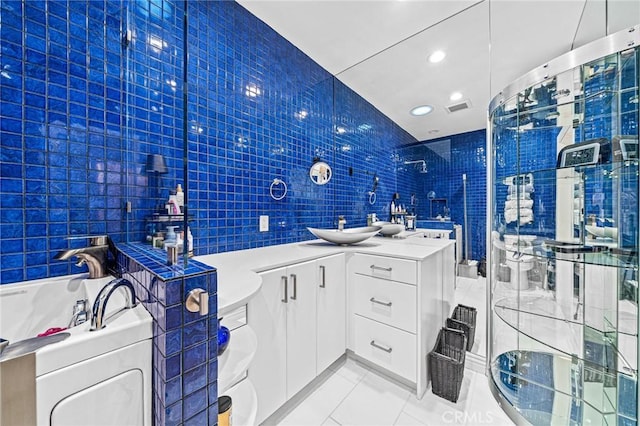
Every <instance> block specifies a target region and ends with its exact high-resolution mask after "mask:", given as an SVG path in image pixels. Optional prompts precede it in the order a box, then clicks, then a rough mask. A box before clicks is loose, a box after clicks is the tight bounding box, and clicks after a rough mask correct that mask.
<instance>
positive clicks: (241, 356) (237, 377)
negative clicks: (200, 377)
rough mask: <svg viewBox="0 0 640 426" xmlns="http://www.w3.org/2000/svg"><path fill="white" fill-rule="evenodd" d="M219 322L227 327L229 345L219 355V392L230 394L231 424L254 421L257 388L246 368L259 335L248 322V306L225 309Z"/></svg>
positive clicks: (256, 410)
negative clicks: (232, 421)
mask: <svg viewBox="0 0 640 426" xmlns="http://www.w3.org/2000/svg"><path fill="white" fill-rule="evenodd" d="M221 323H222V324H223V325H224V326H225V327H227V328H229V330H230V332H231V338H230V340H229V346H228V347H227V349H226V350H225V351H224V353H222V355H220V356H219V357H218V395H219V396H220V395H228V396H230V397H231V400H232V403H233V408H232V415H233V419H234V424H240V425H253V424H255V421H256V415H257V412H258V398H257V396H256V390H255V387H254V386H253V383H251V380H249V378H248V377H247V370H248V368H249V365H250V364H251V361H252V360H253V358H254V356H255V354H256V349H257V348H258V338H257V336H256V333H255V332H254V331H253V329H252V328H251V327H250V326H249V325H248V324H247V308H246V305H242V306H240V307H239V308H236V309H234V310H232V311H230V312H228V313H227V314H226V315H225V317H224V318H222V320H221Z"/></svg>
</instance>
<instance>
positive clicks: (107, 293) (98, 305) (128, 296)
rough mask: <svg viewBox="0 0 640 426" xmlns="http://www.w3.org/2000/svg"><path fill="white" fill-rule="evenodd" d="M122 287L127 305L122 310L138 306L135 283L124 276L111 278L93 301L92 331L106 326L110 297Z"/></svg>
mask: <svg viewBox="0 0 640 426" xmlns="http://www.w3.org/2000/svg"><path fill="white" fill-rule="evenodd" d="M120 288H121V289H124V290H125V293H124V294H125V296H124V297H125V306H124V308H123V309H121V310H124V309H131V308H134V307H135V306H136V291H135V290H134V288H133V285H132V284H131V283H130V282H129V281H127V280H125V279H124V278H116V279H114V280H111V281H110V282H109V284H107V285H105V286H104V287H102V290H100V292H99V293H98V297H96V301H95V302H94V303H93V312H92V315H91V331H96V330H100V329H102V328H104V327H105V326H106V324H105V322H104V320H105V318H104V314H105V312H106V309H107V302H109V298H110V297H111V295H112V294H113V292H114V291H116V290H118V289H120ZM126 290H128V291H126ZM118 312H119V311H118Z"/></svg>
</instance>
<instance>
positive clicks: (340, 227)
mask: <svg viewBox="0 0 640 426" xmlns="http://www.w3.org/2000/svg"><path fill="white" fill-rule="evenodd" d="M346 223H347V220H346V219H345V218H344V216H338V231H344V225H345V224H346Z"/></svg>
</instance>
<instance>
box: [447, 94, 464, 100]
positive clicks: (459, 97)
mask: <svg viewBox="0 0 640 426" xmlns="http://www.w3.org/2000/svg"><path fill="white" fill-rule="evenodd" d="M449 99H451V100H452V101H459V100H460V99H462V93H460V92H453V93H452V94H451V96H449Z"/></svg>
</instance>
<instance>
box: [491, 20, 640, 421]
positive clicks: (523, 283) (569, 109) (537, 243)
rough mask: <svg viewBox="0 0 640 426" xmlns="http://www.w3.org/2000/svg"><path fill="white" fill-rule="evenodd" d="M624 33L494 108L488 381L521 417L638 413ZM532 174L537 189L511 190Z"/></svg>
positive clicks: (553, 64)
mask: <svg viewBox="0 0 640 426" xmlns="http://www.w3.org/2000/svg"><path fill="white" fill-rule="evenodd" d="M637 30H638V28H636V30H635V31H637ZM635 31H634V32H635ZM627 37H628V33H627V32H621V33H619V35H612V36H610V37H607V39H606V42H605V41H604V40H605V39H603V40H599V41H598V42H600V43H598V42H594V43H593V44H592V45H587V46H583V47H582V48H580V49H581V50H580V52H577V51H576V52H572V54H575V55H576V56H571V55H566V56H562V57H559V58H556V59H555V60H553V61H550V62H549V63H548V64H546V65H544V66H542V67H540V69H536V70H534V71H532V72H531V73H530V74H527V75H525V76H523V77H521V78H519V79H518V80H516V81H515V82H514V83H513V84H512V85H511V86H508V87H506V88H504V89H503V90H502V92H501V95H499V97H496V99H494V100H493V101H492V103H491V106H490V119H489V120H490V123H489V127H490V129H489V132H490V144H491V149H489V150H488V152H489V155H488V158H487V164H488V167H489V168H490V176H489V178H488V182H489V185H488V192H489V195H490V199H489V201H488V204H489V205H490V206H491V207H490V208H491V213H490V216H493V217H495V218H496V220H495V221H494V223H493V226H492V228H491V229H490V230H489V235H488V241H487V245H488V246H490V247H492V251H491V253H490V259H489V265H490V270H491V274H490V275H489V276H490V281H489V288H491V294H490V297H489V300H490V308H491V317H490V330H489V332H490V335H489V336H490V337H489V338H490V345H491V346H490V348H489V358H490V359H489V364H490V368H489V369H490V377H491V379H492V380H491V381H490V383H491V386H492V391H493V393H494V395H495V396H496V397H497V399H498V400H499V401H500V402H502V403H503V404H502V405H503V407H504V408H505V411H506V412H507V413H508V414H509V415H510V416H511V417H512V418H513V419H514V421H515V422H516V423H521V422H523V423H524V422H528V423H533V424H555V423H557V424H587V423H591V424H624V421H622V419H624V420H625V421H629V422H632V423H635V422H637V420H638V413H637V408H636V400H637V396H636V395H637V393H636V392H637V385H638V351H637V348H638V302H639V301H640V299H639V295H638V287H637V282H638V271H639V269H640V268H639V262H638V228H639V224H638V214H637V212H638V175H639V169H638V160H639V158H638V157H639V156H638V136H639V135H638V121H640V116H639V115H638V103H637V97H638V91H639V86H640V81H639V80H638V75H639V73H638V69H637V67H638V63H639V62H638V58H639V57H640V49H638V48H637V47H634V48H629V46H630V45H629V44H628V40H626V38H627ZM636 38H637V36H636ZM636 46H637V45H636ZM578 56H579V57H580V58H581V61H583V62H581V63H579V64H578V65H577V66H576V62H575V61H571V60H568V58H570V57H571V58H576V57H578ZM543 75H544V77H541V76H543ZM634 99H635V100H634ZM622 141H624V142H622ZM625 144H626V145H625ZM627 149H628V151H627ZM523 174H527V175H531V176H532V179H534V180H535V182H536V184H535V192H533V191H529V189H530V188H526V185H525V184H524V183H523V184H520V183H518V184H517V186H516V185H514V186H516V187H515V188H509V190H505V188H504V187H503V186H504V185H503V184H502V182H503V181H504V179H505V177H508V176H518V175H523ZM514 189H515V190H514ZM529 192H530V193H531V200H533V206H532V213H533V219H532V220H529V221H527V220H524V221H523V220H521V217H522V216H525V217H526V216H527V214H529V215H530V214H531V212H527V211H525V212H523V209H522V207H521V205H520V204H519V203H516V208H515V210H516V213H517V219H516V221H515V222H514V221H513V220H511V221H506V220H505V221H502V220H501V213H502V211H503V208H505V207H506V205H507V203H509V202H510V201H511V200H522V199H523V198H522V195H523V193H529ZM511 204H513V203H511ZM527 208H528V207H527ZM507 237H508V238H507ZM501 262H505V263H504V264H503V263H501ZM506 266H508V267H509V268H510V274H509V275H508V278H505V277H506V276H507V275H506V274H504V273H501V269H500V267H502V270H503V271H504V268H505V267H506ZM630 407H633V408H630Z"/></svg>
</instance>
